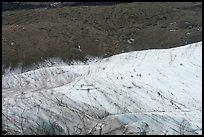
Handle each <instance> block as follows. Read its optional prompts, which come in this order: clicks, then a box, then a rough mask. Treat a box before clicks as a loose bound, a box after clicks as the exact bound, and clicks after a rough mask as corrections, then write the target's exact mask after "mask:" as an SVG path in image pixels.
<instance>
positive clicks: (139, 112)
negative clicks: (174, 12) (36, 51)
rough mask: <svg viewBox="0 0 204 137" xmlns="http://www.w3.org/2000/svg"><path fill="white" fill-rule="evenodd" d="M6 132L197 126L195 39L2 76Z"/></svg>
mask: <svg viewBox="0 0 204 137" xmlns="http://www.w3.org/2000/svg"><path fill="white" fill-rule="evenodd" d="M2 126H3V129H5V130H7V131H8V133H9V134H161V135H164V134H202V42H198V43H193V44H189V45H186V46H182V47H177V48H171V49H159V50H158V49H155V50H144V51H134V52H129V53H123V54H119V55H115V56H112V57H110V58H105V59H101V60H93V61H92V62H90V63H89V64H87V65H72V66H59V67H44V68H40V69H37V70H33V71H29V72H26V73H22V74H13V75H10V76H4V77H3V78H2Z"/></svg>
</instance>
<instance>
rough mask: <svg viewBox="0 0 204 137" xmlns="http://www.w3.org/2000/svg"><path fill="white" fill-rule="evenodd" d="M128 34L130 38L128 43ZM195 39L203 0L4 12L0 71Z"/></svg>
mask: <svg viewBox="0 0 204 137" xmlns="http://www.w3.org/2000/svg"><path fill="white" fill-rule="evenodd" d="M131 38H133V39H134V41H133V42H132V43H128V40H129V39H131ZM198 41H202V3H198V2H186V3H185V2H178V3H175V2H163V3H162V2H134V3H124V4H118V5H113V6H90V7H89V6H80V7H64V8H55V9H46V8H41V9H30V10H20V11H6V12H3V13H2V64H3V69H4V68H6V67H8V66H12V67H15V66H16V65H17V64H18V63H19V62H23V66H24V67H27V66H29V65H31V64H33V63H34V62H38V61H42V60H44V59H48V58H52V57H61V58H62V59H64V60H65V61H71V60H81V61H86V60H87V55H91V56H97V57H109V56H112V55H115V54H119V53H122V52H128V51H137V50H144V49H158V48H170V47H177V46H182V45H186V44H189V43H193V42H198ZM78 45H80V47H81V49H82V51H80V50H79V49H78V48H77V47H78Z"/></svg>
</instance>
